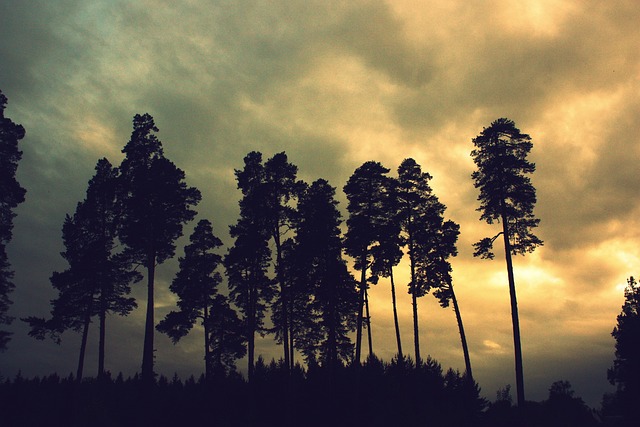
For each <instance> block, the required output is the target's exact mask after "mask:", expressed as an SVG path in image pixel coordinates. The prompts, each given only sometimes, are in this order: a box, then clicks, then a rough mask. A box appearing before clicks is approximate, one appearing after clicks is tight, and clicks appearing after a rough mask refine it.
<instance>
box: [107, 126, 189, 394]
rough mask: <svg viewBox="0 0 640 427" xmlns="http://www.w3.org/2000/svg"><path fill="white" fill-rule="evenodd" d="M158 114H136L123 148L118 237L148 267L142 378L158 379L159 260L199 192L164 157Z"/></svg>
mask: <svg viewBox="0 0 640 427" xmlns="http://www.w3.org/2000/svg"><path fill="white" fill-rule="evenodd" d="M156 132H158V128H157V127H156V125H155V123H154V121H153V117H151V116H150V115H149V114H143V115H139V114H136V115H135V116H134V118H133V132H132V134H131V140H130V141H129V142H128V143H127V144H126V145H125V147H124V148H123V150H122V152H123V153H124V154H125V158H124V160H123V161H122V164H121V166H120V172H121V175H120V197H121V203H122V213H123V215H122V222H121V228H120V233H119V237H120V240H121V241H122V242H123V243H124V244H125V245H126V246H127V255H128V256H129V257H130V259H131V260H132V261H133V262H136V263H138V264H141V265H143V266H144V267H145V268H146V270H147V314H146V321H145V333H144V347H143V355H142V377H143V379H144V380H145V381H147V382H151V381H153V379H154V372H153V360H154V355H153V352H154V348H153V341H154V339H153V332H154V329H155V328H154V326H155V325H154V283H155V268H156V264H161V263H163V262H164V261H166V260H167V259H169V258H172V257H173V256H174V254H175V243H174V242H175V241H176V239H177V238H178V237H180V236H182V226H183V225H184V224H185V223H186V222H188V221H191V220H192V219H193V218H194V216H195V215H196V212H195V211H194V210H192V209H191V207H192V206H195V205H196V204H198V202H199V201H200V198H201V196H200V192H199V191H198V190H197V189H196V188H194V187H188V186H187V184H186V182H185V180H184V179H185V174H184V172H183V171H182V170H180V169H178V168H177V167H176V166H175V165H174V164H173V163H172V162H171V161H169V160H168V159H167V158H165V157H164V153H163V150H162V144H161V143H160V141H159V140H158V138H157V137H156V135H155V133H156Z"/></svg>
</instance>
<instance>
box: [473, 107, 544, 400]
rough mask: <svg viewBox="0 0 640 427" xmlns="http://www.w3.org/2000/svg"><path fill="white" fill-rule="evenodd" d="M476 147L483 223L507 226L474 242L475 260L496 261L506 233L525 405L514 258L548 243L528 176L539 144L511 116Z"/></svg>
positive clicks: (475, 141) (518, 387)
mask: <svg viewBox="0 0 640 427" xmlns="http://www.w3.org/2000/svg"><path fill="white" fill-rule="evenodd" d="M473 144H474V146H475V147H476V148H475V149H474V150H472V151H471V157H473V161H474V162H475V164H476V166H477V167H478V169H477V170H476V171H475V172H473V173H472V174H471V178H472V179H473V182H474V185H475V187H476V188H478V189H479V190H480V195H479V196H478V201H479V202H480V207H479V208H478V209H477V210H478V211H480V212H482V214H481V215H480V219H481V220H485V221H486V222H487V223H488V224H493V223H494V222H496V221H497V222H501V223H502V231H501V232H500V233H498V234H496V235H495V236H493V237H487V238H484V239H482V240H480V241H479V242H478V243H476V244H474V247H475V249H476V251H475V253H474V256H480V257H482V258H488V259H493V257H494V255H493V252H492V248H493V242H494V241H495V240H496V239H497V238H498V237H499V236H500V235H501V234H502V237H503V240H504V249H505V259H506V262H507V276H508V280H509V294H510V299H511V320H512V323H513V342H514V349H515V365H516V390H517V400H518V406H520V407H521V406H522V405H524V401H525V397H524V373H523V368H522V348H521V345H520V320H519V318H518V301H517V297H516V285H515V279H514V276H513V263H512V260H511V256H512V255H517V254H522V255H524V254H525V253H527V252H532V251H533V250H535V248H536V247H538V246H541V245H542V241H541V240H540V239H539V238H538V237H536V236H535V235H534V234H533V232H532V230H533V229H534V228H535V227H537V226H538V224H539V223H540V220H539V219H536V218H535V217H534V215H533V207H534V205H535V203H536V190H535V188H534V187H533V185H532V184H531V180H530V179H529V177H528V176H527V175H528V174H531V173H533V172H534V171H535V169H536V166H535V164H534V163H531V162H529V161H528V160H527V155H528V154H529V152H530V151H531V148H532V147H533V144H532V143H531V137H530V136H529V135H527V134H523V133H521V132H520V130H519V129H518V128H516V126H515V123H514V122H513V121H511V120H509V119H505V118H501V119H498V120H496V121H494V122H493V123H491V126H489V127H488V128H484V129H483V130H482V132H481V133H480V135H478V136H477V137H475V138H473Z"/></svg>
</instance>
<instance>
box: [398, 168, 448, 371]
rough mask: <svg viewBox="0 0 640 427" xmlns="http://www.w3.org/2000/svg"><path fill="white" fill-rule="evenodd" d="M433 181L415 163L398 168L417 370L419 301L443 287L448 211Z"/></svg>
mask: <svg viewBox="0 0 640 427" xmlns="http://www.w3.org/2000/svg"><path fill="white" fill-rule="evenodd" d="M430 180H431V175H429V174H428V173H426V172H422V168H421V167H420V165H419V164H417V163H416V161H415V160H413V159H405V160H404V161H403V162H402V163H401V164H400V166H399V168H398V203H399V212H400V214H399V216H400V222H401V224H402V231H403V239H404V243H405V244H406V245H407V248H408V253H409V263H410V271H411V282H409V293H410V294H411V299H412V304H413V337H414V347H415V357H416V366H420V364H421V363H422V359H421V357H420V339H419V334H418V298H420V297H422V296H424V295H426V294H427V293H428V292H429V291H430V290H431V288H433V287H439V286H441V285H442V283H443V277H442V275H441V269H442V265H441V259H440V253H439V249H440V247H441V246H440V245H441V241H440V239H441V237H442V223H443V218H442V215H443V213H444V210H445V207H444V205H443V204H442V203H440V202H439V201H438V198H437V197H436V196H435V195H434V194H433V191H432V190H431V187H430V186H429V181H430ZM447 257H448V256H447ZM447 265H448V264H447Z"/></svg>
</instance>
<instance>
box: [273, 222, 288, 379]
mask: <svg viewBox="0 0 640 427" xmlns="http://www.w3.org/2000/svg"><path fill="white" fill-rule="evenodd" d="M273 240H274V242H275V244H276V263H277V265H276V276H277V277H278V283H279V284H280V302H281V304H282V307H281V309H282V344H283V346H284V365H285V367H286V369H287V370H289V369H290V368H291V361H290V360H289V356H290V353H289V319H288V314H289V313H288V312H289V303H288V292H287V286H286V284H285V281H284V274H283V271H282V247H281V244H280V230H278V229H277V228H276V229H275V230H274V231H273Z"/></svg>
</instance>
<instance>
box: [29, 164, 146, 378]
mask: <svg viewBox="0 0 640 427" xmlns="http://www.w3.org/2000/svg"><path fill="white" fill-rule="evenodd" d="M117 174H118V172H117V170H116V169H114V168H113V167H112V165H111V163H109V161H108V160H107V159H101V160H99V161H98V163H97V165H96V174H95V176H94V177H93V178H92V179H91V180H90V181H89V185H88V188H87V197H86V199H85V200H84V201H83V202H80V203H78V206H77V208H76V212H75V214H74V215H73V217H71V216H69V215H67V216H66V218H65V222H64V225H63V227H62V239H63V242H64V246H65V251H64V252H62V257H63V258H64V259H65V260H66V261H67V262H68V263H69V268H68V269H67V270H65V271H63V272H61V273H58V272H54V273H53V275H52V276H51V284H52V286H53V287H54V288H56V289H57V290H58V293H59V295H58V298H56V299H55V300H53V301H52V302H51V304H52V310H51V318H50V319H48V320H45V319H43V318H36V317H29V318H26V319H23V320H25V321H27V322H28V323H29V324H30V326H31V328H32V329H31V331H30V333H29V335H31V336H34V337H35V338H38V339H43V338H44V336H45V335H50V336H51V337H52V338H53V339H54V340H55V341H56V342H58V343H59V342H60V334H61V333H62V332H64V331H65V330H67V329H73V330H76V331H80V330H82V340H81V348H80V356H79V362H78V370H77V375H76V377H77V379H78V380H81V379H82V374H83V364H84V354H85V350H86V343H87V335H88V329H89V323H90V322H91V317H92V316H94V315H97V316H98V317H99V325H100V326H99V336H100V337H99V340H98V376H99V377H101V376H103V375H104V373H105V367H104V365H105V363H104V362H105V334H106V315H107V313H109V312H112V313H117V314H119V315H127V314H129V313H130V312H131V310H132V309H133V308H135V307H136V303H135V301H134V300H133V298H129V297H128V295H129V293H130V291H131V287H130V285H131V282H133V281H138V280H140V275H139V274H138V273H136V272H134V271H132V270H131V265H130V263H129V262H128V260H127V259H126V258H125V257H123V256H122V254H121V253H116V252H115V247H116V232H117V227H118V218H119V215H118V213H119V207H118V204H117V201H116V180H117Z"/></svg>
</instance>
